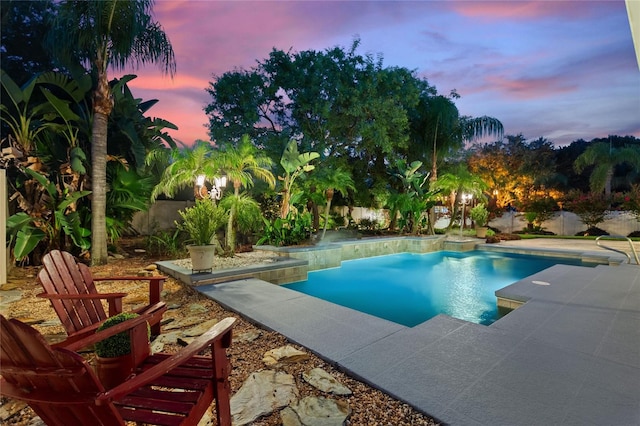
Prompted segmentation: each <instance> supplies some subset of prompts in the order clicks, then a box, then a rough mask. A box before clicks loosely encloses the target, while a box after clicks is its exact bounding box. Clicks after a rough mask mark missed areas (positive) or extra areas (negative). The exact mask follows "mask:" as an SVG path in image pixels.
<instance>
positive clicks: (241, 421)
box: [231, 370, 299, 426]
mask: <svg viewBox="0 0 640 426" xmlns="http://www.w3.org/2000/svg"><path fill="white" fill-rule="evenodd" d="M298 395H299V394H298V388H297V387H296V382H295V379H294V377H293V376H292V375H291V374H287V373H284V372H282V371H272V370H265V371H258V372H255V373H252V374H251V375H250V376H249V378H247V380H246V381H245V382H244V383H243V385H242V387H241V388H240V389H239V390H238V392H236V394H235V395H233V397H231V416H232V421H233V425H234V426H242V425H246V424H249V423H251V422H253V421H254V420H255V419H257V418H258V417H261V416H264V415H267V414H271V413H272V412H273V411H275V410H277V409H280V408H282V407H286V406H287V405H289V404H291V403H292V402H293V401H296V400H297V399H298Z"/></svg>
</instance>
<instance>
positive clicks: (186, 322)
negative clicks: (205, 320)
mask: <svg viewBox="0 0 640 426" xmlns="http://www.w3.org/2000/svg"><path fill="white" fill-rule="evenodd" d="M201 322H202V318H197V317H193V316H192V317H186V318H182V319H179V320H176V321H173V322H172V323H171V324H168V325H167V326H166V327H164V329H165V330H175V329H176V328H185V327H191V326H192V325H196V324H199V323H201Z"/></svg>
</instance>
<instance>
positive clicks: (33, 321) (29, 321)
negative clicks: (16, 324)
mask: <svg viewBox="0 0 640 426" xmlns="http://www.w3.org/2000/svg"><path fill="white" fill-rule="evenodd" d="M16 319H17V320H18V321H20V322H23V323H25V324H27V325H36V324H42V323H43V322H44V320H43V319H36V318H31V317H16Z"/></svg>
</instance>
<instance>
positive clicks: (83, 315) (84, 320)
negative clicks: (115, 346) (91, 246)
mask: <svg viewBox="0 0 640 426" xmlns="http://www.w3.org/2000/svg"><path fill="white" fill-rule="evenodd" d="M106 280H114V281H116V280H122V281H134V280H135V281H149V304H148V305H146V306H143V307H141V308H140V309H137V310H135V311H134V312H135V313H138V314H146V313H148V314H151V318H150V321H149V324H150V325H151V333H152V334H153V335H158V334H160V321H162V314H163V313H164V312H165V311H166V309H167V308H166V304H165V303H164V302H161V301H160V293H161V291H162V287H163V284H164V281H165V280H166V277H162V276H155V277H136V276H126V277H100V278H97V277H93V276H92V274H91V270H90V269H89V267H88V266H87V265H85V264H83V263H79V262H76V260H75V258H74V257H73V255H71V253H67V252H64V251H60V250H52V251H51V252H49V253H47V254H46V255H45V256H44V257H43V259H42V269H41V270H40V272H39V273H38V281H39V282H40V284H41V285H42V287H43V289H44V293H41V294H39V295H38V296H40V297H44V298H47V299H49V301H50V302H51V306H52V307H53V309H54V310H55V312H56V314H57V315H58V318H60V321H61V322H62V325H63V326H64V328H65V330H66V332H67V335H68V338H69V339H71V341H73V340H78V339H82V338H83V337H85V336H87V335H89V334H93V333H94V332H95V330H96V329H97V328H98V327H99V325H100V324H101V323H102V322H103V321H104V320H106V319H107V318H108V317H110V316H113V315H115V314H118V313H120V312H122V299H123V298H124V297H125V296H126V295H127V294H126V293H98V291H97V289H96V285H95V281H106ZM103 300H106V301H107V303H108V306H109V311H108V313H107V312H105V309H104V307H103V305H102V301H103Z"/></svg>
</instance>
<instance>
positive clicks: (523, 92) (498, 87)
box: [485, 75, 578, 100]
mask: <svg viewBox="0 0 640 426" xmlns="http://www.w3.org/2000/svg"><path fill="white" fill-rule="evenodd" d="M485 81H486V82H487V84H488V85H489V86H490V87H491V88H492V91H496V92H502V93H505V94H506V95H507V96H508V97H509V98H515V99H518V100H526V99H537V98H544V97H547V96H550V95H554V96H555V95H557V94H558V93H567V92H572V91H574V90H576V89H577V87H578V86H577V85H575V84H571V83H569V82H568V81H566V80H565V79H561V78H558V77H535V78H517V79H514V78H507V77H502V76H498V75H495V76H494V75H487V76H486V77H485Z"/></svg>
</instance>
